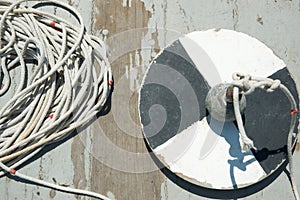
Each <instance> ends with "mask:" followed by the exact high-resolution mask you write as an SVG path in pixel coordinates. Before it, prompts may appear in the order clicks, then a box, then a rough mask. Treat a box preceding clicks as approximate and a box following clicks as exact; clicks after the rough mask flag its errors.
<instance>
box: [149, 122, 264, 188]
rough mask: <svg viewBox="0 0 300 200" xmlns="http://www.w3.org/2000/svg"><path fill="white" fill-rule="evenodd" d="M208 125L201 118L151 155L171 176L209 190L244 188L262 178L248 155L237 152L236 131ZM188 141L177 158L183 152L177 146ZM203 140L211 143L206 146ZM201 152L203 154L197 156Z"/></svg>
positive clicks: (255, 164)
mask: <svg viewBox="0 0 300 200" xmlns="http://www.w3.org/2000/svg"><path fill="white" fill-rule="evenodd" d="M210 125H211V126H213V127H214V130H212V129H211V128H210V127H211V126H210ZM210 125H209V124H208V123H207V119H206V118H204V119H202V120H201V121H198V122H196V123H194V124H193V125H192V126H190V127H188V128H187V129H185V130H184V131H182V132H181V133H180V134H177V135H176V136H174V137H172V138H171V139H169V140H168V141H167V142H165V143H164V144H162V145H160V146H158V147H157V148H155V149H154V152H155V153H156V154H157V155H160V157H162V158H163V160H164V162H166V163H168V165H169V168H170V170H171V171H172V172H174V173H177V174H183V175H184V176H185V177H189V178H190V179H193V180H195V181H197V182H199V183H202V184H203V183H205V184H207V185H206V186H209V187H211V188H216V189H222V188H223V189H229V188H233V187H234V186H235V185H248V184H252V183H256V182H257V181H259V180H260V179H261V178H262V177H263V176H265V175H266V173H265V171H264V170H263V169H262V167H261V166H260V164H259V162H257V161H256V159H255V157H254V156H253V155H252V153H251V151H249V152H245V153H242V152H241V149H240V142H239V134H238V130H237V129H236V127H235V125H234V124H233V123H224V124H223V123H220V122H217V121H213V120H211V121H210ZM215 131H216V132H219V131H220V132H219V133H216V132H215ZM191 138H193V142H192V143H191V144H190V146H189V147H188V148H185V152H184V153H181V154H177V153H176V152H178V150H179V149H182V148H183V147H182V145H181V144H182V143H184V140H186V139H191ZM207 138H213V139H214V140H215V141H211V143H210V144H208V145H207V143H205V142H206V141H207ZM201 151H204V152H206V154H203V155H201Z"/></svg>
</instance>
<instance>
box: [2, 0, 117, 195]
mask: <svg viewBox="0 0 300 200" xmlns="http://www.w3.org/2000/svg"><path fill="white" fill-rule="evenodd" d="M27 1H35V0H21V1H18V2H15V3H10V2H6V1H1V2H0V18H1V20H0V27H1V31H0V38H1V40H0V59H1V60H0V80H2V86H1V88H0V97H1V96H3V95H5V94H7V92H8V91H9V92H11V91H12V90H13V89H11V84H12V83H11V77H10V76H11V73H12V71H13V70H14V69H16V68H17V69H19V71H20V74H19V77H20V81H19V84H18V87H17V88H16V89H15V93H14V94H13V96H12V98H10V100H9V101H8V102H7V103H6V104H5V105H4V106H3V107H2V108H1V109H0V168H2V171H0V176H1V175H4V174H6V173H8V172H9V173H11V174H12V175H13V176H16V177H19V178H22V179H25V180H28V181H30V182H34V183H36V184H40V185H43V186H46V187H49V188H53V189H57V190H60V191H64V192H68V193H74V194H80V195H86V196H90V197H95V198H99V199H105V200H108V198H107V197H105V196H103V195H101V194H97V193H94V192H89V191H85V190H78V189H72V188H69V187H63V186H59V185H56V184H53V183H48V182H45V181H42V180H39V179H36V178H33V177H29V176H26V175H23V174H21V173H19V172H16V170H15V169H16V168H18V167H19V166H20V165H22V164H23V163H24V162H26V161H27V160H29V159H30V158H32V157H33V156H34V155H36V154H37V153H38V152H39V151H40V150H41V149H42V148H43V147H44V146H45V145H47V144H50V143H53V142H56V141H59V140H61V139H63V138H65V137H66V136H68V135H69V134H70V133H71V132H73V131H74V130H75V129H77V128H81V127H83V126H84V125H86V124H87V123H88V122H90V121H91V120H93V118H95V116H96V114H97V113H98V112H99V111H100V110H101V109H102V107H103V106H104V105H105V102H106V100H107V98H108V96H109V94H110V91H111V86H112V74H111V68H110V65H109V62H108V60H107V52H106V49H105V45H104V43H103V41H101V40H100V39H98V38H96V37H94V36H91V35H88V34H87V32H86V30H85V26H84V24H83V21H82V18H81V16H80V14H79V13H78V12H77V11H76V10H75V9H74V8H73V7H71V6H69V5H67V4H65V3H62V2H59V1H56V0H47V1H36V2H38V3H36V4H35V5H33V6H31V7H25V6H24V5H22V3H24V2H27ZM45 3H51V5H50V4H48V5H47V7H49V6H59V7H60V8H61V9H62V10H64V11H65V12H66V15H68V14H71V15H72V16H73V17H74V19H75V20H76V21H77V22H76V23H77V24H72V23H71V22H68V21H67V20H65V19H63V18H61V17H59V16H56V15H53V14H51V13H48V12H45V11H44V9H40V8H41V7H44V6H46V4H45ZM30 72H31V73H30ZM15 78H16V77H15ZM0 84H1V83H0Z"/></svg>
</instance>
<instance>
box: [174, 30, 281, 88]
mask: <svg viewBox="0 0 300 200" xmlns="http://www.w3.org/2000/svg"><path fill="white" fill-rule="evenodd" d="M179 40H180V42H181V44H182V45H183V47H184V49H185V50H186V52H187V53H188V55H189V56H190V58H191V59H192V61H193V62H194V64H195V65H196V67H197V68H198V70H199V72H200V73H201V74H202V76H203V77H204V79H205V80H206V81H207V82H208V84H209V85H210V86H211V87H213V86H215V85H216V84H218V83H220V82H219V81H220V79H219V78H218V77H220V78H221V80H222V82H227V83H230V82H231V81H232V74H233V73H235V72H242V73H244V74H251V75H253V76H261V77H268V76H270V75H272V74H273V73H275V72H277V71H278V70H280V69H282V68H284V67H285V66H286V65H285V63H284V62H283V61H282V60H281V59H279V58H278V57H277V56H276V55H274V53H273V51H272V50H271V49H270V48H268V47H267V46H266V45H265V44H263V43H262V42H260V41H258V40H257V39H255V38H253V37H250V36H249V35H246V34H244V33H240V32H236V31H231V30H226V29H221V30H218V31H216V30H215V29H210V30H208V31H196V32H192V33H190V34H187V35H186V36H184V37H182V38H180V39H179ZM203 51H204V52H205V53H206V54H207V55H208V56H209V57H210V59H211V61H212V62H213V64H214V66H210V67H207V66H206V65H205V64H206V63H203V59H201V55H199V52H203ZM212 67H215V68H212ZM215 73H218V74H215Z"/></svg>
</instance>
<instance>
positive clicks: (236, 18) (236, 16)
mask: <svg viewBox="0 0 300 200" xmlns="http://www.w3.org/2000/svg"><path fill="white" fill-rule="evenodd" d="M237 1H238V0H234V1H233V4H234V9H233V10H232V12H233V13H232V18H233V19H234V24H233V30H236V29H237V26H238V23H239V7H238V3H237Z"/></svg>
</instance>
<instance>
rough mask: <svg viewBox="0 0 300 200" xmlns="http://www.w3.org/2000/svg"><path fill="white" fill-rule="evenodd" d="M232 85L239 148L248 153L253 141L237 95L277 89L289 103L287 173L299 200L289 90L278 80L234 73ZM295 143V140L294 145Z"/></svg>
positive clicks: (292, 102) (294, 107) (293, 114)
mask: <svg viewBox="0 0 300 200" xmlns="http://www.w3.org/2000/svg"><path fill="white" fill-rule="evenodd" d="M232 79H233V81H232V84H233V106H234V114H235V118H236V122H237V125H238V129H239V132H240V135H241V142H242V144H241V146H242V149H243V150H245V151H248V150H250V149H255V150H256V148H255V146H254V143H253V141H252V140H251V139H250V138H249V137H248V136H247V134H246V131H245V128H244V125H243V120H242V116H241V113H240V108H239V94H244V95H250V94H251V93H253V92H254V91H255V89H256V88H260V89H262V90H264V91H266V92H274V91H275V90H277V89H280V90H281V91H282V92H283V93H284V94H285V96H286V97H287V98H288V100H289V101H290V106H291V109H290V114H291V123H290V129H289V132H288V141H287V153H288V161H289V172H290V177H291V186H292V190H293V193H294V196H295V199H296V200H300V198H299V194H298V190H297V186H296V180H295V175H294V167H293V157H292V148H293V145H292V143H293V135H294V128H295V125H296V122H297V115H296V113H297V112H298V110H297V104H296V101H295V99H294V97H293V95H292V94H291V92H290V91H289V89H288V88H287V87H286V86H284V85H283V84H282V83H281V82H280V80H273V79H270V78H262V77H255V76H251V75H248V74H242V73H234V74H233V75H232ZM295 142H296V138H295V141H294V143H295Z"/></svg>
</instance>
